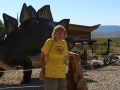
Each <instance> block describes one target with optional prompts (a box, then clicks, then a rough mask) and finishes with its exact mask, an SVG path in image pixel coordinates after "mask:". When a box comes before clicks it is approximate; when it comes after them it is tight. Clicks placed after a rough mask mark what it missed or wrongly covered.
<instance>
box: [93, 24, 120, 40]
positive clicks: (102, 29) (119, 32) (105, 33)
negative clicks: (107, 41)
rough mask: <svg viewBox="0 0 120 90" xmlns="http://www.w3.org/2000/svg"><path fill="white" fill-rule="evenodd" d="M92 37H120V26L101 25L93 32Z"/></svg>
mask: <svg viewBox="0 0 120 90" xmlns="http://www.w3.org/2000/svg"><path fill="white" fill-rule="evenodd" d="M91 36H92V38H100V37H120V26H117V25H116V26H115V25H113V26H112V25H103V26H102V25H101V26H99V28H98V29H96V30H94V31H92V32H91Z"/></svg>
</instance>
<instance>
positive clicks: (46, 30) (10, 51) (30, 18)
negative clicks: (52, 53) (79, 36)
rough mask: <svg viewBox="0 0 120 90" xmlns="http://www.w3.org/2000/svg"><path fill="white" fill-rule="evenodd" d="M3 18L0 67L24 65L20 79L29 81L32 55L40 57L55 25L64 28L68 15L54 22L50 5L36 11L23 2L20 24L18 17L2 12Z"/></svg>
mask: <svg viewBox="0 0 120 90" xmlns="http://www.w3.org/2000/svg"><path fill="white" fill-rule="evenodd" d="M3 19H4V25H5V27H6V34H7V36H6V38H5V39H4V40H2V41H1V43H0V67H1V69H0V70H2V69H4V70H7V69H10V68H12V67H15V66H16V65H20V66H23V69H24V71H23V81H22V83H30V79H31V73H32V60H31V57H35V56H39V58H40V55H39V54H40V52H41V51H40V49H41V48H42V46H43V45H44V43H45V41H46V40H47V39H48V38H50V37H51V33H52V31H53V28H54V26H55V25H58V24H61V25H63V26H64V27H65V28H66V30H67V28H68V25H69V21H70V19H62V20H61V21H59V22H58V23H56V24H55V25H54V21H53V17H52V14H51V10H50V5H45V6H43V7H42V8H40V9H39V10H38V11H37V12H36V11H35V9H34V8H33V7H32V6H31V5H30V6H27V5H26V3H24V4H23V7H22V10H21V13H20V25H19V23H18V20H17V19H15V18H13V17H11V16H9V15H7V14H5V13H3ZM1 76H2V75H1Z"/></svg>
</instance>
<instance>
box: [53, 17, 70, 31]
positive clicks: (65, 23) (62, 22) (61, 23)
mask: <svg viewBox="0 0 120 90" xmlns="http://www.w3.org/2000/svg"><path fill="white" fill-rule="evenodd" d="M69 21H70V19H62V20H61V21H59V22H58V23H56V25H59V24H60V25H62V26H64V27H65V29H66V30H67V29H68V26H69ZM56 25H55V26H56Z"/></svg>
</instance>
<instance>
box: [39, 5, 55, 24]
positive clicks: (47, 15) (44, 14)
mask: <svg viewBox="0 0 120 90" xmlns="http://www.w3.org/2000/svg"><path fill="white" fill-rule="evenodd" d="M37 18H43V19H47V20H50V21H52V22H53V18H52V14H51V11H50V5H45V6H43V7H42V8H40V9H39V10H38V11H37Z"/></svg>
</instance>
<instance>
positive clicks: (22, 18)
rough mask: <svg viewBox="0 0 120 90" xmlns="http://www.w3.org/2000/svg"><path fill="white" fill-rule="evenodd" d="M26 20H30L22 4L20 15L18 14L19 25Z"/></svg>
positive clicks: (25, 7) (24, 5) (26, 9)
mask: <svg viewBox="0 0 120 90" xmlns="http://www.w3.org/2000/svg"><path fill="white" fill-rule="evenodd" d="M28 19H30V13H29V10H28V7H27V5H26V4H25V3H24V4H23V7H22V10H21V14H20V23H21V24H22V23H23V22H25V21H26V20H28Z"/></svg>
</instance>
